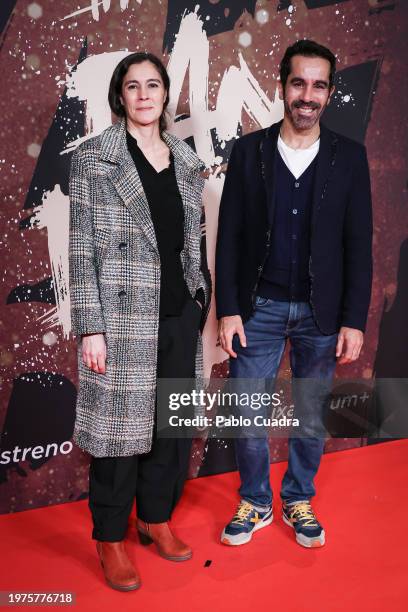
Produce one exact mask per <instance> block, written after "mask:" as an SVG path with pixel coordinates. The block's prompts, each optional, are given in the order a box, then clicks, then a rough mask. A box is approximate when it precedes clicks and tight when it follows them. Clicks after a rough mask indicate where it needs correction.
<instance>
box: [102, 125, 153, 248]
mask: <svg viewBox="0 0 408 612" xmlns="http://www.w3.org/2000/svg"><path fill="white" fill-rule="evenodd" d="M101 159H102V160H104V161H108V162H110V163H113V164H114V166H113V169H112V171H111V172H110V173H109V175H108V178H109V179H110V181H111V182H112V184H113V186H114V187H115V189H116V191H117V193H118V194H119V196H120V198H121V199H122V201H123V203H124V204H125V206H126V207H127V208H128V210H129V212H130V214H131V215H132V217H133V218H134V219H135V220H136V221H137V223H138V225H139V226H140V227H141V229H142V230H143V232H144V233H145V235H146V237H147V239H148V240H149V242H150V243H151V245H152V246H153V248H154V249H155V250H156V251H157V252H158V248H157V241H156V233H155V231H154V226H153V221H152V217H151V214H150V208H149V203H148V201H147V197H146V194H145V192H144V189H143V186H142V181H141V180H140V177H139V174H138V172H137V170H136V167H135V163H134V161H133V159H132V156H131V155H130V153H129V151H128V148H127V143H126V121H125V120H124V119H122V120H121V121H120V122H119V123H116V124H115V125H112V126H111V127H110V128H109V129H108V130H106V131H105V133H104V134H103V135H102V143H101Z"/></svg>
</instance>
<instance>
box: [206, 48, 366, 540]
mask: <svg viewBox="0 0 408 612" xmlns="http://www.w3.org/2000/svg"><path fill="white" fill-rule="evenodd" d="M335 66H336V60H335V57H334V55H333V54H332V53H331V51H330V50H329V49H327V48H325V47H323V46H321V45H319V44H317V43H315V42H314V41H310V40H301V41H298V42H296V43H295V44H294V45H292V46H291V47H289V48H288V49H287V50H286V52H285V55H284V57H283V59H282V62H281V66H280V83H279V93H280V97H281V99H282V100H283V102H284V118H283V121H280V122H279V123H275V124H273V125H271V126H270V127H269V128H267V129H263V130H259V131H256V132H253V133H250V134H247V135H245V136H243V137H242V138H240V139H239V140H238V141H237V142H236V143H235V144H234V147H233V149H232V152H231V156H230V160H229V164H228V170H227V175H226V179H225V185H224V190H223V194H222V198H221V205H220V215H219V225H218V239H217V253H216V301H217V317H218V319H219V338H220V342H221V345H222V347H223V348H224V350H225V351H226V352H227V353H228V354H229V355H230V357H231V359H230V378H232V379H252V380H254V379H261V378H262V379H272V380H273V379H275V377H276V374H277V371H278V368H279V364H280V361H281V358H282V355H283V353H284V349H285V344H286V341H287V340H289V341H290V345H291V351H290V363H291V370H292V375H293V377H294V378H295V379H297V380H298V379H305V378H307V379H311V380H314V381H323V382H325V383H328V382H330V381H331V380H332V376H333V373H334V369H335V365H336V360H337V363H339V364H346V363H351V362H353V361H355V360H356V359H358V357H359V354H360V351H361V347H362V345H363V335H364V331H365V325H366V320H367V312H368V307H369V302H370V293H371V279H372V257H371V242H372V215H371V193H370V178H369V170H368V163H367V155H366V150H365V147H364V146H363V145H361V144H358V143H356V142H354V141H352V140H350V139H348V138H345V137H343V136H341V135H339V134H336V133H334V132H332V131H330V130H328V129H327V128H325V127H324V126H323V125H321V124H320V118H321V115H322V113H323V112H324V110H325V108H326V106H327V105H328V104H329V102H330V99H331V97H332V95H333V91H334V86H333V79H334V74H335ZM232 382H233V381H232ZM326 386H327V385H326ZM307 389H308V387H307V385H305V386H304V388H303V390H302V393H301V394H300V397H301V399H302V401H303V400H304V402H303V403H305V404H306V412H305V413H303V417H304V418H303V435H302V436H301V437H300V436H299V437H294V436H292V437H290V439H289V458H288V468H287V471H286V474H285V476H284V478H283V482H282V488H281V498H282V503H283V519H284V521H285V522H286V523H287V524H288V525H290V526H291V527H293V528H294V532H295V534H296V540H297V542H298V543H299V544H301V545H303V546H306V547H315V546H322V545H323V544H324V542H325V532H324V529H323V527H322V525H321V524H320V523H319V521H318V520H317V518H316V516H315V513H314V511H313V509H312V506H311V503H310V499H311V498H312V497H313V495H314V494H315V488H314V483H313V479H314V476H315V475H316V472H317V470H318V468H319V464H320V460H321V456H322V453H323V448H324V431H325V430H324V426H323V423H324V408H325V404H326V402H325V398H324V397H323V396H320V399H315V401H314V402H312V403H310V401H309V405H308V406H307V403H308V402H307V398H305V395H304V394H306V395H307V393H308V391H307ZM311 396H313V394H311ZM309 400H310V398H309ZM300 403H302V402H300ZM241 410H243V409H241ZM307 410H309V412H307ZM301 416H302V414H301ZM322 432H323V433H322ZM235 449H236V458H237V464H238V468H239V471H240V476H241V487H240V490H239V493H240V496H241V502H240V504H239V506H238V510H237V512H236V514H235V516H234V517H233V519H232V521H231V522H230V523H229V524H228V525H227V526H226V527H225V529H224V531H223V533H222V536H221V540H222V542H223V543H225V544H230V545H239V544H244V543H246V542H249V541H250V540H251V538H252V535H253V533H254V532H255V531H257V530H258V529H260V528H262V527H265V526H266V525H269V524H270V523H271V522H272V519H273V514H272V491H271V488H270V483H269V464H270V461H269V446H268V439H267V436H266V435H264V436H262V437H254V436H248V437H240V438H237V439H236V440H235Z"/></svg>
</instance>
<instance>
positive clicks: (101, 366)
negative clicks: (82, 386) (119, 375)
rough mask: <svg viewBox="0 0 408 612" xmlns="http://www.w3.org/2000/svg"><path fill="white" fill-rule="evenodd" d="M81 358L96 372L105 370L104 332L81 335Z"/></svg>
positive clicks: (99, 372)
mask: <svg viewBox="0 0 408 612" xmlns="http://www.w3.org/2000/svg"><path fill="white" fill-rule="evenodd" d="M82 359H83V360H84V364H85V365H86V366H88V368H91V370H93V371H94V372H96V373H97V374H105V372H106V367H105V364H106V342H105V336H104V334H90V335H89V336H82Z"/></svg>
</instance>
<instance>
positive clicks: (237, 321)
mask: <svg viewBox="0 0 408 612" xmlns="http://www.w3.org/2000/svg"><path fill="white" fill-rule="evenodd" d="M234 334H238V336H239V341H240V343H241V346H246V337H245V332H244V326H243V325H242V319H241V317H240V315H233V316H232V317H221V319H220V320H219V322H218V338H219V340H220V343H221V346H222V348H223V349H224V351H225V352H227V353H228V355H230V357H236V356H237V354H236V353H235V352H234V351H233V350H232V338H233V337H234Z"/></svg>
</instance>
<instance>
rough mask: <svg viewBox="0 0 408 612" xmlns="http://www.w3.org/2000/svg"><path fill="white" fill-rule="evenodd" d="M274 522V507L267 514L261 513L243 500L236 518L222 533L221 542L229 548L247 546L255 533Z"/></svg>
mask: <svg viewBox="0 0 408 612" xmlns="http://www.w3.org/2000/svg"><path fill="white" fill-rule="evenodd" d="M272 521H273V514H272V507H271V508H269V509H268V510H266V511H265V512H260V511H259V510H256V508H254V506H253V505H252V504H250V503H249V502H247V501H244V500H242V501H241V502H240V504H239V506H238V510H237V512H236V514H235V516H234V518H233V519H232V521H231V522H230V523H228V525H227V526H226V527H225V529H224V531H223V532H222V534H221V542H222V543H223V544H227V545H228V546H239V545H240V544H246V543H247V542H249V541H250V540H251V538H252V534H253V533H255V531H258V529H262V527H266V526H267V525H270V524H271V523H272Z"/></svg>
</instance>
